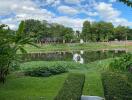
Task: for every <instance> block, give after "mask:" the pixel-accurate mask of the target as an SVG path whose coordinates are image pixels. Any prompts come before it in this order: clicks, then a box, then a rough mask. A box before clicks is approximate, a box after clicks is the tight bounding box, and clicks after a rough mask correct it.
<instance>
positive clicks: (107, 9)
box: [0, 0, 132, 30]
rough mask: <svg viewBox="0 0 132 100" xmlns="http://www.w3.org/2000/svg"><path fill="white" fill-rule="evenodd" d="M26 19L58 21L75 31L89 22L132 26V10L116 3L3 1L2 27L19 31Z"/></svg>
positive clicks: (97, 0)
mask: <svg viewBox="0 0 132 100" xmlns="http://www.w3.org/2000/svg"><path fill="white" fill-rule="evenodd" d="M25 19H37V20H47V21H48V22H50V23H52V22H57V23H59V24H63V25H65V26H68V27H72V28H74V29H75V30H76V29H80V28H81V27H82V23H83V22H84V21H85V20H89V21H91V22H92V21H100V20H102V21H107V22H112V23H113V24H114V25H115V26H117V25H125V26H130V27H132V8H129V7H127V6H126V5H124V4H123V3H120V2H116V0H0V24H7V25H9V26H10V28H11V29H17V27H18V24H19V23H20V21H21V20H25Z"/></svg>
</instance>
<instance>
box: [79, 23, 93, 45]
mask: <svg viewBox="0 0 132 100" xmlns="http://www.w3.org/2000/svg"><path fill="white" fill-rule="evenodd" d="M90 28H91V24H90V22H89V21H85V22H84V23H83V28H82V34H81V37H82V38H83V39H84V41H85V42H86V41H91V31H90Z"/></svg>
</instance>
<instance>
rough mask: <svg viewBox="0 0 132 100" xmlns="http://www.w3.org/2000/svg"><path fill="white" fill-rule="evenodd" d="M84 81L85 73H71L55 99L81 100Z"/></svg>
mask: <svg viewBox="0 0 132 100" xmlns="http://www.w3.org/2000/svg"><path fill="white" fill-rule="evenodd" d="M84 81H85V76H84V75H83V74H69V75H68V77H67V79H66V80H65V83H64V84H63V87H62V88H61V90H60V91H59V93H58V95H57V96H56V97H55V99H54V100H80V98H81V95H82V89H83V85H84Z"/></svg>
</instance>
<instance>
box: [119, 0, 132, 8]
mask: <svg viewBox="0 0 132 100" xmlns="http://www.w3.org/2000/svg"><path fill="white" fill-rule="evenodd" d="M119 1H120V2H123V3H124V4H126V5H127V6H130V7H132V0H119Z"/></svg>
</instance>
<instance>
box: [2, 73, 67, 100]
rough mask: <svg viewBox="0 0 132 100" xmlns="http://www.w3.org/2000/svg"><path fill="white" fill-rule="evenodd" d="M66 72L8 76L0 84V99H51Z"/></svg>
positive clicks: (59, 86) (60, 85)
mask: <svg viewBox="0 0 132 100" xmlns="http://www.w3.org/2000/svg"><path fill="white" fill-rule="evenodd" d="M66 77H67V74H63V75H56V76H51V77H48V78H36V77H25V76H24V77H16V76H12V77H10V78H9V79H8V80H7V82H6V83H5V84H0V100H53V98H54V97H55V96H56V95H57V93H58V91H59V89H60V88H61V87H62V84H63V82H64V80H65V78H66Z"/></svg>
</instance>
